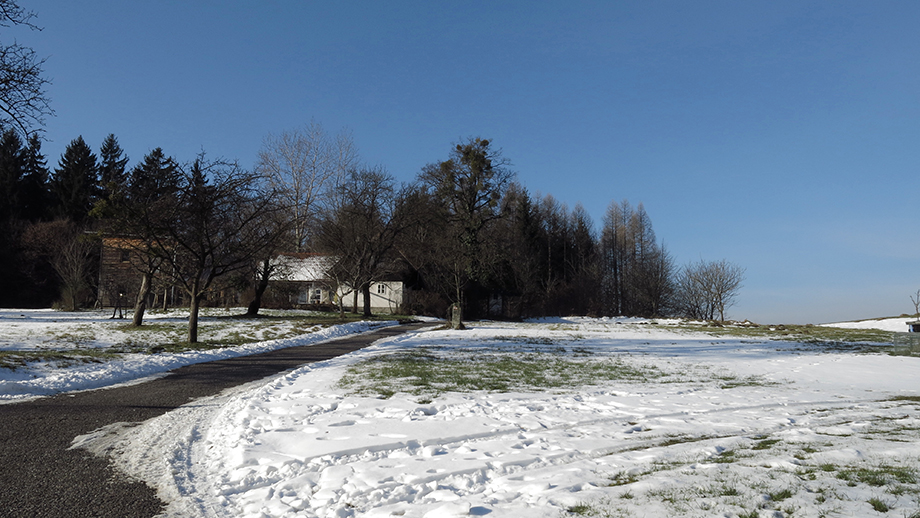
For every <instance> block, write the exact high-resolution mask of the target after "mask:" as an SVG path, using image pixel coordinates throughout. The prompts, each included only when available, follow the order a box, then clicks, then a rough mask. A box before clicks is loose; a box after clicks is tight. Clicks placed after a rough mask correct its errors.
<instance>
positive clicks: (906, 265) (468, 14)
mask: <svg viewBox="0 0 920 518" xmlns="http://www.w3.org/2000/svg"><path fill="white" fill-rule="evenodd" d="M21 4H22V5H23V7H25V8H27V9H31V10H34V11H35V12H36V13H37V14H38V18H37V23H38V24H39V25H41V26H42V27H43V28H44V30H43V31H41V32H34V31H28V30H25V29H23V28H9V29H4V30H2V35H3V36H2V38H3V41H9V40H10V39H12V38H15V39H16V40H17V41H19V42H20V43H22V44H24V45H29V46H32V47H33V48H34V49H35V50H36V51H37V53H38V54H39V55H40V56H43V57H47V63H46V67H45V68H46V72H47V76H48V77H49V78H50V79H51V80H52V81H53V84H52V85H51V86H50V88H49V94H50V97H51V99H52V107H53V108H54V110H55V111H56V112H57V115H56V117H53V118H50V119H49V120H48V123H47V126H46V130H47V133H46V137H47V138H48V139H49V142H47V143H46V144H45V147H44V150H45V152H46V154H47V156H48V159H49V165H51V166H56V165H57V162H58V160H59V158H60V155H61V153H62V152H63V150H64V147H65V146H66V145H67V144H68V143H69V142H70V141H71V140H72V139H73V138H75V137H77V136H78V135H82V136H83V137H84V139H85V140H86V141H87V142H88V143H89V144H90V145H91V146H92V147H93V148H94V149H96V150H97V152H98V148H99V146H100V144H101V143H102V140H103V138H104V137H105V136H106V135H107V134H109V133H114V134H115V135H116V136H117V137H118V139H119V142H120V143H121V145H122V147H123V148H124V149H125V150H126V152H127V154H128V155H129V156H130V159H131V165H133V164H135V163H137V162H138V161H140V160H141V159H142V158H143V156H144V155H145V154H146V153H147V152H148V151H150V150H151V149H152V148H154V147H157V146H159V147H162V148H163V149H164V150H165V151H166V153H167V154H169V155H172V156H174V157H175V158H177V159H178V160H180V161H188V160H191V159H192V158H194V156H195V155H196V153H198V152H199V151H201V150H205V151H207V153H208V154H209V155H210V156H223V157H227V158H236V159H239V161H240V163H241V164H242V165H244V166H246V167H251V166H252V165H253V164H254V163H255V160H256V156H257V153H258V150H259V148H260V147H261V145H262V140H263V138H264V137H265V136H266V135H267V134H269V133H272V132H274V133H277V132H280V131H283V130H286V129H291V128H295V127H297V126H300V125H303V124H305V123H308V122H309V121H311V120H315V121H316V122H319V123H321V124H322V125H323V126H324V127H325V128H326V129H327V130H328V131H330V132H332V133H335V132H338V131H339V130H342V129H348V130H349V131H351V132H352V134H353V137H354V140H355V142H356V144H357V146H358V148H359V150H360V153H361V157H362V160H363V161H365V162H367V163H369V164H372V165H382V166H385V167H386V168H387V169H388V170H389V171H390V172H391V173H392V174H393V175H395V176H396V177H397V178H398V179H399V180H401V181H411V180H412V179H414V178H415V176H416V174H417V173H418V172H419V170H420V169H421V168H422V167H423V166H424V165H425V164H427V163H431V162H434V161H437V160H443V159H445V158H446V157H447V155H448V152H449V150H450V148H451V145H452V144H453V143H455V142H457V141H459V140H460V139H463V138H466V137H470V136H481V137H486V138H490V139H492V140H493V141H494V142H495V144H496V145H497V146H499V147H501V148H502V149H503V151H504V155H505V156H506V157H507V158H508V159H510V160H511V162H512V164H513V169H514V170H515V171H516V172H517V175H518V180H519V181H520V182H521V183H523V184H524V185H525V186H526V187H527V188H528V189H529V190H530V191H531V193H533V194H540V195H545V194H551V195H553V196H554V197H555V198H557V199H558V200H560V201H562V202H564V203H566V204H567V205H568V206H569V207H570V208H572V207H574V206H575V204H576V203H579V202H580V203H582V204H583V205H584V206H585V208H586V209H587V210H588V211H589V213H590V214H591V215H592V217H593V218H594V221H595V225H596V226H597V227H598V228H599V227H600V225H601V223H602V219H603V216H604V212H605V211H606V209H607V207H608V205H609V204H610V203H611V202H612V201H620V200H623V199H627V200H629V201H630V202H631V203H632V204H633V205H637V204H639V203H642V204H643V205H644V206H645V209H646V211H647V212H648V213H649V215H650V216H651V219H652V221H653V224H654V228H655V232H656V234H657V236H658V238H659V239H660V240H661V241H662V242H663V243H664V244H665V246H666V247H667V248H668V250H670V252H671V253H672V255H673V256H674V258H675V259H676V261H677V262H678V263H679V264H685V263H687V262H689V261H698V260H700V259H703V260H720V259H726V260H729V261H731V262H734V263H737V264H739V265H741V266H742V267H744V268H745V269H746V281H745V283H744V285H745V286H744V288H743V289H742V291H741V294H740V296H739V298H738V301H737V305H736V306H735V307H733V308H732V309H731V310H730V311H729V313H730V316H731V317H733V318H737V319H744V318H748V319H751V320H753V321H756V322H762V323H779V322H784V323H809V322H812V323H821V322H829V321H839V320H849V319H860V318H869V317H878V316H887V315H898V314H901V313H907V312H912V311H913V305H912V304H911V301H910V298H909V297H910V295H911V294H912V293H914V292H916V290H917V289H918V288H920V239H918V238H917V237H918V236H917V231H918V229H920V225H918V224H917V223H918V218H917V216H918V206H920V203H918V199H920V182H918V165H920V29H918V27H920V2H916V1H858V2H854V1H832V2H831V1H818V2H810V1H800V0H795V1H768V2H767V1H765V2H756V1H745V2H736V1H725V2H709V1H693V2H686V1H674V2H654V1H646V0H643V1H635V2H615V1H598V2H585V1H574V2H537V1H515V2H486V1H482V2H440V1H438V2H431V1H411V2H409V1H388V2H376V1H375V2H371V1H366V2H325V1H323V2H320V1H294V0H291V1H277V0H276V1H262V2H243V1H229V2H228V1H194V2H187V1H156V2H154V1H146V0H132V1H130V2H126V1H122V0H117V1H115V0H112V1H95V0H86V1H80V2H61V1H58V0H21Z"/></svg>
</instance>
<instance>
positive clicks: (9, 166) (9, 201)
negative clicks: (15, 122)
mask: <svg viewBox="0 0 920 518" xmlns="http://www.w3.org/2000/svg"><path fill="white" fill-rule="evenodd" d="M22 176H23V151H22V140H20V139H19V135H17V134H16V131H14V130H12V129H8V130H6V131H4V132H3V135H2V136H0V223H6V222H8V221H9V220H11V219H13V218H16V217H17V216H18V213H19V209H20V207H19V198H20V196H19V190H20V183H21V181H22Z"/></svg>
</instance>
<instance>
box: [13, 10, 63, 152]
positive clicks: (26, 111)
mask: <svg viewBox="0 0 920 518" xmlns="http://www.w3.org/2000/svg"><path fill="white" fill-rule="evenodd" d="M34 17H35V13H33V12H31V11H25V10H24V9H23V8H21V7H19V5H18V4H17V3H16V2H15V1H14V0H0V27H11V26H14V25H22V26H26V27H28V28H30V29H33V30H38V31H40V30H41V28H40V27H38V26H36V25H35V24H33V23H32V19H33V18H34ZM44 64H45V60H44V59H39V58H38V57H36V55H35V51H34V50H32V49H31V48H29V47H25V46H23V45H20V44H19V43H15V42H14V43H11V44H6V45H3V44H0V126H12V127H15V128H16V129H17V130H18V131H19V132H21V133H22V135H23V136H24V137H27V136H28V135H29V134H30V133H33V132H34V131H35V130H34V129H33V128H34V127H36V126H38V127H40V126H42V125H43V124H44V121H45V117H46V116H48V115H53V114H54V111H53V110H52V109H51V107H50V106H49V101H48V97H47V95H46V94H45V87H46V86H47V85H48V84H49V81H48V80H47V79H45V78H44V77H42V73H43V72H44V71H43V70H42V67H43V66H44Z"/></svg>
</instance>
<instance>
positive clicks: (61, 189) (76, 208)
mask: <svg viewBox="0 0 920 518" xmlns="http://www.w3.org/2000/svg"><path fill="white" fill-rule="evenodd" d="M98 174H99V167H98V165H97V164H96V155H95V154H93V151H92V149H90V147H89V146H87V145H86V142H85V141H84V140H83V137H82V136H80V137H77V138H75V139H74V140H73V141H71V142H70V144H69V145H68V146H67V149H65V150H64V154H63V155H62V156H61V160H60V161H59V162H58V167H57V169H56V170H55V171H54V178H52V180H51V188H52V191H53V193H54V197H55V201H56V206H57V216H59V217H62V218H66V219H70V220H72V221H74V222H76V223H80V222H82V221H83V220H85V219H86V216H87V215H88V214H89V211H90V210H91V209H92V208H93V204H94V203H95V202H96V200H97V199H98V198H99V179H98Z"/></svg>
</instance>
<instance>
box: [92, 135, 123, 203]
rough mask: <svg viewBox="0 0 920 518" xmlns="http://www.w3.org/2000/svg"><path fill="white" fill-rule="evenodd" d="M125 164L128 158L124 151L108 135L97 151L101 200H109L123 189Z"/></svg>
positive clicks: (113, 137) (116, 140)
mask: <svg viewBox="0 0 920 518" xmlns="http://www.w3.org/2000/svg"><path fill="white" fill-rule="evenodd" d="M127 164H128V157H127V156H124V150H122V149H121V146H119V145H118V139H117V138H115V135H114V134H111V133H110V134H109V136H108V137H106V138H105V140H103V141H102V147H101V148H100V149H99V182H100V184H101V186H102V194H101V196H102V199H104V200H111V198H112V196H114V195H116V194H117V193H119V192H121V191H122V190H123V189H124V187H125V183H126V182H127V175H126V174H125V166H127Z"/></svg>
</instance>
